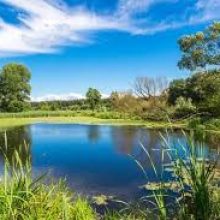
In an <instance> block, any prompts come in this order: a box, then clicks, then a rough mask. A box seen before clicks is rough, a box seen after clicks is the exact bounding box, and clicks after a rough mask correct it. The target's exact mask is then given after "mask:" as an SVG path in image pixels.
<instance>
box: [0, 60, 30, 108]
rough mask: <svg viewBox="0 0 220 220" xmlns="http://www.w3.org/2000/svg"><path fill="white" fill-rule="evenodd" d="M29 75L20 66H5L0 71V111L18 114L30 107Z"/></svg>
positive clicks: (24, 68) (27, 71)
mask: <svg viewBox="0 0 220 220" xmlns="http://www.w3.org/2000/svg"><path fill="white" fill-rule="evenodd" d="M30 79H31V73H30V72H29V70H28V69H27V68H26V67H25V66H24V65H21V64H15V63H11V64H7V65H5V66H4V67H3V68H2V69H1V71H0V109H1V110H2V111H6V112H20V111H23V110H25V109H26V108H28V107H29V106H30V103H29V100H30V92H31V86H30Z"/></svg>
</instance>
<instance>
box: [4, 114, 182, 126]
mask: <svg viewBox="0 0 220 220" xmlns="http://www.w3.org/2000/svg"><path fill="white" fill-rule="evenodd" d="M34 123H69V124H94V125H118V126H120V125H129V126H145V127H148V128H165V127H171V126H172V127H175V128H184V126H185V124H183V123H178V124H177V123H176V124H171V123H168V122H146V121H142V120H134V119H130V120H129V119H100V118H95V117H86V116H75V117H37V118H0V128H1V129H4V128H10V127H15V126H21V125H28V124H34Z"/></svg>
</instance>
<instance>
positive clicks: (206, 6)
mask: <svg viewBox="0 0 220 220" xmlns="http://www.w3.org/2000/svg"><path fill="white" fill-rule="evenodd" d="M195 10H196V13H195V15H193V16H192V17H191V18H190V22H191V23H201V22H205V21H210V20H214V19H219V18H220V0H197V3H196V5H195Z"/></svg>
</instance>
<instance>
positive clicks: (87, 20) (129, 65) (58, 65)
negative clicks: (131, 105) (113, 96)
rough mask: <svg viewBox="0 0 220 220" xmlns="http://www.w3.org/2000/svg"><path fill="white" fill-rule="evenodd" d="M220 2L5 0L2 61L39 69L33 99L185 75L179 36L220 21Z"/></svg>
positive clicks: (0, 12)
mask: <svg viewBox="0 0 220 220" xmlns="http://www.w3.org/2000/svg"><path fill="white" fill-rule="evenodd" d="M219 11H220V0H0V39H1V40H0V65H1V66H2V65H4V64H6V63H9V62H19V63H23V64H25V65H27V66H28V68H29V69H30V70H31V72H32V88H33V89H32V97H35V98H39V99H41V98H42V97H43V98H45V97H47V96H48V95H50V97H53V96H54V97H55V95H59V97H67V96H70V95H71V96H75V95H76V96H78V95H79V97H80V95H84V94H85V92H86V90H87V89H88V87H95V88H97V89H99V90H100V91H101V92H102V93H103V94H109V93H110V92H111V91H112V90H127V89H129V88H131V87H132V82H133V81H134V79H135V78H136V77H138V76H144V75H146V76H160V75H162V76H167V78H168V79H172V78H177V77H183V76H186V75H187V74H189V73H187V72H183V71H179V70H178V68H177V66H176V64H177V61H178V59H179V58H180V55H181V54H180V52H179V48H178V45H177V40H178V38H179V37H180V36H182V35H185V34H190V33H194V32H196V31H199V30H203V29H204V28H205V27H206V26H207V25H208V24H210V23H211V22H213V21H214V20H218V19H220V13H219Z"/></svg>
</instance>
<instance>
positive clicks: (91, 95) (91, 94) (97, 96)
mask: <svg viewBox="0 0 220 220" xmlns="http://www.w3.org/2000/svg"><path fill="white" fill-rule="evenodd" d="M101 98H102V95H101V93H100V92H99V91H98V90H97V89H93V88H89V89H88V91H87V93H86V99H87V102H88V104H89V106H90V108H91V109H92V110H94V109H95V108H97V106H99V104H100V103H101Z"/></svg>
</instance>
